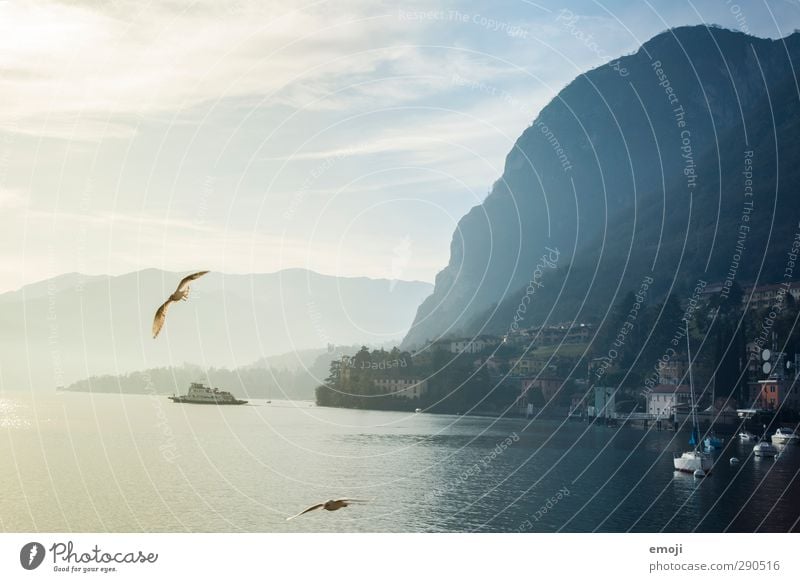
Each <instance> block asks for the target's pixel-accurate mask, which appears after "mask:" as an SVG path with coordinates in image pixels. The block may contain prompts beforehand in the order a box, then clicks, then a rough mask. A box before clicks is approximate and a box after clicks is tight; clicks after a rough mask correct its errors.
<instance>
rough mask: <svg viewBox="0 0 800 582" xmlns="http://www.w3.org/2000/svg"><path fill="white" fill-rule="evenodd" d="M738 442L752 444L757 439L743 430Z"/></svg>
mask: <svg viewBox="0 0 800 582" xmlns="http://www.w3.org/2000/svg"><path fill="white" fill-rule="evenodd" d="M739 440H740V441H742V442H743V443H754V442H756V441H757V440H758V437H757V436H756V435H754V434H753V433H751V432H749V431H746V430H743V431H741V432H740V433H739Z"/></svg>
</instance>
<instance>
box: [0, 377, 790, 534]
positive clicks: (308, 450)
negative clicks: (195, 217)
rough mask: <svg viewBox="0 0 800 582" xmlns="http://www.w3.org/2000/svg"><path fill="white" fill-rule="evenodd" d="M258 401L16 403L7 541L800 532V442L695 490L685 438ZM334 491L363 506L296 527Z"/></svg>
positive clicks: (736, 448)
mask: <svg viewBox="0 0 800 582" xmlns="http://www.w3.org/2000/svg"><path fill="white" fill-rule="evenodd" d="M252 404H253V405H245V406H223V407H214V406H198V405H178V404H173V403H171V402H170V401H169V400H167V399H166V398H164V397H149V396H133V395H90V394H78V393H67V394H62V395H41V396H36V397H35V398H31V397H30V396H18V395H15V394H13V393H5V394H4V395H2V396H0V463H2V465H1V466H0V469H1V470H0V530H4V531H54V532H63V531H75V532H82V531H111V532H140V531H144V532H165V531H169V532H172V531H175V532H183V531H191V532H212V531H213V532H217V531H222V532H228V531H253V532H291V531H341V532H350V531H366V532H440V531H448V532H463V531H500V532H509V531H535V532H553V531H570V532H576V531H577V532H586V531H614V532H618V531H649V532H652V531H671V532H672V531H678V532H685V531H714V532H716V531H747V532H750V531H790V530H792V531H796V530H798V529H799V528H800V526H799V525H798V516H800V479H798V478H797V477H798V470H799V469H800V447H790V448H788V449H786V450H785V451H783V452H782V454H781V455H780V457H779V458H778V459H776V460H760V459H754V458H753V457H752V455H751V454H750V451H751V450H752V446H745V445H740V444H739V443H738V442H736V441H735V440H734V441H733V442H731V443H730V444H729V447H728V448H727V449H726V450H724V451H722V452H721V453H720V454H719V460H720V462H719V463H718V464H717V465H716V466H715V469H714V472H713V475H712V476H710V477H708V478H707V479H705V480H695V479H694V478H693V477H692V476H690V475H682V474H677V473H674V472H673V470H672V452H673V451H679V450H682V449H683V448H684V447H685V442H686V437H687V436H688V435H686V434H683V433H680V434H678V435H675V434H674V433H671V432H666V431H664V432H660V431H659V432H657V431H650V432H648V431H645V430H642V429H635V428H609V427H602V426H591V425H589V424H585V423H560V422H556V421H552V420H535V421H533V422H528V421H525V420H522V419H491V418H479V417H456V416H439V415H432V414H405V413H398V412H376V411H357V410H340V409H331V408H317V407H315V406H313V405H312V404H311V403H302V402H301V403H292V402H279V401H272V403H271V404H267V403H265V402H263V401H253V402H252ZM498 445H500V446H499V447H498ZM503 445H505V447H504V446H503ZM731 456H737V457H739V458H741V460H742V462H741V464H740V465H738V466H732V465H730V464H729V462H728V459H729V458H730V457H731ZM340 496H341V497H352V498H363V499H368V500H370V502H369V503H367V504H363V505H358V506H351V507H348V508H345V509H341V510H339V511H336V512H326V511H316V512H312V513H310V514H308V515H304V516H302V517H300V518H298V519H295V520H292V521H289V522H287V521H286V519H285V518H286V517H287V516H289V515H292V514H294V513H296V512H298V511H300V510H301V509H303V508H305V507H306V506H308V505H311V504H313V503H316V502H318V501H323V500H325V499H329V498H334V497H340Z"/></svg>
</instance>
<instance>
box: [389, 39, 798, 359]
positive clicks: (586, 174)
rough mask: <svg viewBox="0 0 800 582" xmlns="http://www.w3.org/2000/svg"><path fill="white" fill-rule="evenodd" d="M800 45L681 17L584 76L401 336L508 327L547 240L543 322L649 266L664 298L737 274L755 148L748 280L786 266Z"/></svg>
mask: <svg viewBox="0 0 800 582" xmlns="http://www.w3.org/2000/svg"><path fill="white" fill-rule="evenodd" d="M798 58H800V34H798V33H795V34H792V35H790V36H788V37H786V38H784V39H779V40H769V39H759V38H754V37H751V36H748V35H746V34H743V33H740V32H733V31H730V30H725V29H721V28H718V27H706V26H694V27H682V28H678V29H673V30H669V31H666V32H664V33H662V34H659V35H658V36H656V37H654V38H653V39H651V40H649V41H647V42H646V43H645V44H644V45H643V46H642V47H641V48H640V49H639V50H638V51H637V52H636V53H634V54H632V55H628V56H625V57H622V58H620V59H618V60H617V61H616V62H615V64H614V65H611V64H608V65H604V66H601V67H599V68H597V69H594V70H592V71H589V72H587V73H586V74H584V75H581V76H579V77H578V78H576V79H575V80H574V81H573V82H572V83H570V84H569V85H568V86H567V87H566V88H564V89H563V90H562V91H561V92H560V93H559V94H558V95H557V96H556V98H555V99H553V101H551V102H550V103H549V104H548V105H547V106H546V107H545V108H544V109H543V110H542V111H541V113H540V114H539V116H538V117H537V118H536V119H535V120H534V122H533V124H532V125H531V126H530V127H528V128H527V129H526V130H525V131H524V132H523V133H522V135H521V136H520V138H519V139H518V140H517V142H516V144H515V146H514V148H513V149H512V151H511V152H510V153H509V154H508V156H507V158H506V163H505V169H504V172H503V175H502V176H501V178H500V179H499V180H498V181H497V182H496V183H495V184H494V186H493V188H492V191H491V192H490V194H489V196H488V197H487V199H486V200H485V201H484V203H483V204H481V205H479V206H476V207H475V208H473V209H472V210H471V211H470V212H469V213H468V214H467V215H466V216H464V217H463V218H462V219H461V221H460V222H459V225H458V230H457V232H456V234H455V236H454V237H453V242H452V244H451V257H450V262H449V264H448V266H447V267H446V268H445V269H444V270H442V271H441V272H440V273H439V274H438V275H437V277H436V284H435V289H434V293H433V294H432V295H431V296H430V297H429V298H428V299H426V301H425V302H424V303H423V304H422V305H421V306H420V309H419V311H418V312H417V316H416V319H415V322H414V325H413V326H412V328H411V330H410V332H409V334H408V335H407V336H406V338H405V340H404V343H403V345H404V346H405V347H410V346H414V345H421V344H422V343H424V342H425V341H426V340H428V339H435V338H437V337H440V336H443V335H445V336H446V335H469V334H477V333H482V332H495V333H502V332H504V331H506V330H507V329H508V327H509V324H510V323H511V321H512V320H513V314H514V310H515V308H516V306H517V305H518V304H519V302H520V299H521V297H523V296H524V288H525V286H526V285H527V284H528V282H529V280H530V279H531V276H532V272H533V269H534V267H535V265H536V262H537V260H538V259H539V257H540V256H541V255H542V253H543V252H544V249H545V247H551V248H557V249H559V251H560V261H559V264H558V265H557V268H556V269H553V271H552V272H551V273H548V274H547V275H546V277H545V280H544V281H545V282H544V283H543V285H542V288H541V289H538V290H537V294H536V297H535V300H533V301H531V303H530V307H529V308H528V309H527V312H526V316H525V323H527V324H531V325H533V324H536V323H541V322H543V321H545V320H546V319H547V320H549V321H551V322H552V321H562V320H572V319H586V318H591V317H597V318H601V317H603V316H604V314H605V313H606V312H607V310H608V309H609V307H610V305H611V304H612V303H613V302H614V301H615V300H616V299H618V298H619V297H620V296H621V295H624V293H625V291H628V290H635V289H636V288H637V287H638V285H639V282H640V281H641V280H642V278H643V277H644V276H647V275H652V276H653V278H654V284H653V288H652V290H653V293H652V298H654V299H655V298H658V297H659V296H663V295H664V294H665V293H667V292H675V293H677V294H678V295H679V296H686V295H687V293H688V290H689V289H691V288H692V287H693V286H694V284H695V281H696V280H697V279H699V278H702V279H704V280H707V281H718V280H723V279H724V278H725V277H726V274H727V273H728V272H729V271H730V270H731V265H732V263H733V257H734V256H735V255H736V244H737V241H738V240H739V237H738V235H739V233H740V231H739V227H740V223H741V222H742V220H743V219H742V215H743V208H744V203H745V197H744V195H743V192H744V188H745V184H744V177H743V175H742V172H743V171H744V168H745V156H746V152H752V160H753V161H754V164H753V173H754V174H755V175H757V178H756V179H754V180H753V190H754V196H753V200H754V209H753V210H752V220H751V221H749V222H748V224H747V226H748V227H749V230H748V231H747V233H748V236H747V241H746V245H745V250H744V254H743V255H742V256H741V257H740V260H739V261H737V266H736V272H735V278H736V279H737V280H738V281H744V280H747V281H758V282H762V281H763V282H771V281H777V280H779V279H780V278H781V277H782V275H783V268H784V263H785V253H784V252H783V251H784V249H785V248H786V247H787V245H789V244H791V240H792V238H793V236H794V232H795V231H796V230H797V225H798V220H800V205H798V204H797V197H798V192H797V186H796V185H797V184H800V146H798V144H797V140H796V136H797V129H798V126H799V125H800V102H798V84H797V79H796V78H795V75H794V70H795V65H796V64H797V63H798ZM565 159H566V161H567V162H568V163H567V164H565V163H564V160H565Z"/></svg>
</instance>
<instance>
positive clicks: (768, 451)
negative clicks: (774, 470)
mask: <svg viewBox="0 0 800 582" xmlns="http://www.w3.org/2000/svg"><path fill="white" fill-rule="evenodd" d="M753 454H754V455H755V456H756V457H774V456H775V455H777V454H778V449H776V448H775V447H774V446H773V445H772V443H770V442H768V441H759V442H758V443H757V444H756V446H754V447H753Z"/></svg>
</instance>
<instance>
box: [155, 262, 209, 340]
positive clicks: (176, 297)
mask: <svg viewBox="0 0 800 582" xmlns="http://www.w3.org/2000/svg"><path fill="white" fill-rule="evenodd" d="M206 273H208V271H200V272H198V273H194V274H192V275H189V276H187V277H184V278H183V279H181V282H180V283H178V288H177V289H175V293H173V294H172V295H170V296H169V299H167V300H166V301H165V302H164V305H162V306H161V307H159V308H158V311H156V316H155V318H153V339H156V338H157V337H158V333H159V332H160V331H161V328H162V327H164V322H165V321H166V320H167V310H168V309H169V306H170V304H171V303H174V302H176V301H186V300H187V299H188V298H189V286H190V285H191V283H192V281H194V280H195V279H198V278H200V277H202V276H203V275H205V274H206Z"/></svg>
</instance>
